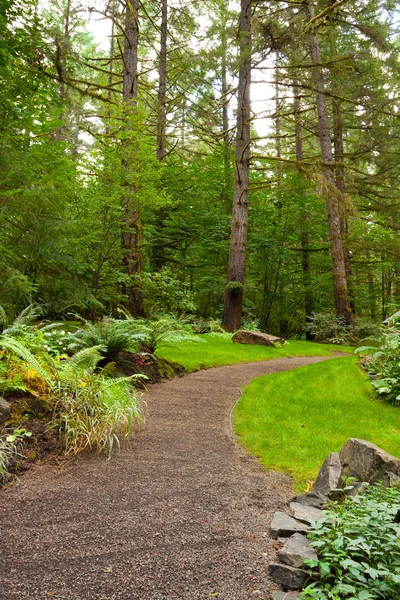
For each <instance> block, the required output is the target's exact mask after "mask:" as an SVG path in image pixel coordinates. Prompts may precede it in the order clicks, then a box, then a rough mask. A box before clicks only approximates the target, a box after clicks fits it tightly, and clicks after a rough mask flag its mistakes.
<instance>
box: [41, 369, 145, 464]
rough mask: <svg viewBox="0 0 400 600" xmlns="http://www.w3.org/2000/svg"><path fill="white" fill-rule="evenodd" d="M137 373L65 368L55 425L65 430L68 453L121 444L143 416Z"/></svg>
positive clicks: (102, 450) (105, 449)
mask: <svg viewBox="0 0 400 600" xmlns="http://www.w3.org/2000/svg"><path fill="white" fill-rule="evenodd" d="M135 377H137V376H133V377H120V378H118V379H110V378H106V377H104V376H102V375H101V374H98V373H94V372H93V371H88V370H86V371H81V372H79V371H78V372H77V371H70V372H67V371H65V372H64V373H63V375H62V377H60V380H59V391H58V395H57V396H58V398H57V402H56V404H55V407H54V420H53V423H52V424H53V426H54V427H58V428H59V429H60V431H62V432H63V433H64V437H65V447H66V452H67V454H77V453H78V452H82V451H84V450H89V449H90V450H97V451H99V452H107V453H108V455H109V456H111V454H112V451H113V449H114V446H115V445H117V446H118V447H119V445H120V442H119V439H120V436H122V435H123V436H125V437H127V436H128V435H129V434H130V432H131V429H132V425H133V423H134V422H138V421H141V420H142V411H141V409H140V405H139V401H138V397H137V395H136V394H135V393H134V391H133V387H132V385H131V380H132V379H133V378H135Z"/></svg>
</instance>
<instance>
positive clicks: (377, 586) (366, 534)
mask: <svg viewBox="0 0 400 600" xmlns="http://www.w3.org/2000/svg"><path fill="white" fill-rule="evenodd" d="M399 514H400V490H399V489H398V488H384V487H382V486H381V485H379V484H377V485H374V486H372V487H370V488H369V489H368V490H367V492H366V493H365V495H364V494H363V495H358V496H355V497H350V498H347V499H346V500H345V501H344V503H343V504H336V505H335V507H334V510H331V511H329V512H327V514H326V515H325V516H324V517H323V518H322V519H321V520H320V521H318V522H317V523H315V524H314V525H312V526H311V530H310V533H309V534H308V537H309V538H310V539H311V545H312V546H313V547H314V548H315V550H316V551H317V553H318V560H317V561H307V563H308V565H309V566H310V567H311V568H312V570H311V574H312V577H314V578H316V579H317V582H316V583H313V584H311V585H309V586H307V588H306V589H305V590H304V591H303V592H302V594H301V597H302V598H315V599H317V600H344V599H345V598H346V599H349V600H350V599H351V600H379V599H382V598H383V599H385V600H398V598H399V596H400V524H399V518H398V517H399Z"/></svg>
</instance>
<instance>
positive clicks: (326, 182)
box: [307, 4, 354, 325]
mask: <svg viewBox="0 0 400 600" xmlns="http://www.w3.org/2000/svg"><path fill="white" fill-rule="evenodd" d="M307 16H308V19H309V23H308V29H309V31H310V36H309V47H310V56H311V61H312V65H313V67H312V73H313V80H314V86H315V89H316V107H317V129H318V142H319V146H320V150H321V158H322V169H321V176H322V177H321V190H322V192H323V194H324V195H325V198H326V207H327V212H328V228H329V241H330V249H331V260H332V275H333V288H334V298H335V307H336V315H337V317H340V318H343V319H344V321H345V322H346V323H347V324H348V325H352V324H353V323H354V317H353V313H352V310H351V306H350V298H349V293H348V286H347V277H346V261H345V254H344V247H343V236H342V226H341V208H340V203H341V202H343V194H342V192H341V191H340V190H339V189H338V187H337V185H336V180H335V165H334V157H333V152H332V142H331V127H330V122H329V114H328V105H327V98H326V89H325V81H324V75H323V72H322V67H321V52H320V48H319V40H318V37H317V35H316V33H315V32H314V31H313V23H312V21H313V19H314V17H315V13H314V8H313V6H312V5H311V4H308V5H307Z"/></svg>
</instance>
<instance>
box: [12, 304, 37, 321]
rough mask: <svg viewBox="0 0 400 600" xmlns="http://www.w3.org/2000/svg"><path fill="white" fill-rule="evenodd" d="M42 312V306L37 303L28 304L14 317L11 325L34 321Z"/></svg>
mask: <svg viewBox="0 0 400 600" xmlns="http://www.w3.org/2000/svg"><path fill="white" fill-rule="evenodd" d="M42 314H43V307H42V306H40V305H39V304H30V305H29V306H27V307H26V308H24V310H22V311H21V312H20V313H19V315H17V316H16V317H15V319H14V323H13V325H31V324H32V321H35V320H36V319H37V318H38V317H40V316H41V315H42Z"/></svg>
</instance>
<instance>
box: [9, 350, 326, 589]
mask: <svg viewBox="0 0 400 600" xmlns="http://www.w3.org/2000/svg"><path fill="white" fill-rule="evenodd" d="M321 360H326V359H325V358H323V357H313V358H291V359H277V360H269V361H264V362H256V363H246V364H241V365H234V366H228V367H220V368H218V369H209V370H207V371H199V372H197V373H194V374H192V375H188V376H186V377H183V378H176V379H173V380H172V381H167V382H164V383H160V384H156V385H152V386H151V387H150V389H149V391H148V392H147V393H146V394H145V401H146V403H147V408H146V412H147V418H146V425H145V426H144V427H143V428H142V429H141V430H140V431H139V432H137V434H136V435H135V436H134V437H133V439H132V440H131V441H130V442H129V443H128V444H126V445H125V446H124V447H123V449H122V450H121V452H120V453H117V454H115V456H114V457H113V458H112V459H111V460H106V459H105V458H104V457H102V456H97V455H86V456H82V457H80V458H79V459H77V460H75V461H74V462H72V463H70V464H68V465H66V466H64V467H63V468H56V467H50V466H38V467H35V468H34V469H32V470H31V471H30V472H29V473H28V474H27V475H26V476H25V477H24V478H23V479H22V480H21V483H20V484H19V485H14V486H11V487H8V488H6V489H4V490H3V491H2V492H1V498H0V507H1V508H0V598H1V600H48V599H49V598H51V599H53V600H139V599H140V600H172V599H176V600H177V599H184V600H206V599H209V598H218V600H249V599H251V598H264V599H269V598H271V597H272V590H273V589H274V585H273V583H272V582H271V580H270V579H269V576H268V573H267V565H268V563H269V562H270V560H272V559H273V557H274V554H275V549H274V546H273V544H274V542H273V540H272V539H270V538H269V535H268V529H269V525H270V522H271V519H272V516H273V513H274V511H276V510H285V509H286V506H287V502H288V500H289V498H290V497H291V496H292V488H291V482H290V478H289V477H287V476H285V475H282V474H278V473H273V472H265V471H264V470H263V469H262V468H261V467H260V466H259V464H258V463H257V461H256V460H255V459H253V458H252V457H251V456H249V455H248V454H246V453H245V452H244V451H243V450H242V449H241V448H240V447H239V446H238V445H237V444H235V441H234V436H233V434H232V431H231V423H230V414H231V410H232V407H233V406H234V404H235V402H236V400H237V398H238V397H239V395H240V391H241V388H242V387H243V386H244V385H246V384H248V383H249V382H250V381H251V380H252V379H253V378H255V377H257V376H259V375H263V374H266V373H272V372H276V371H286V370H290V369H293V368H295V367H300V366H303V365H308V364H311V363H315V362H319V361H321Z"/></svg>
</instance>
